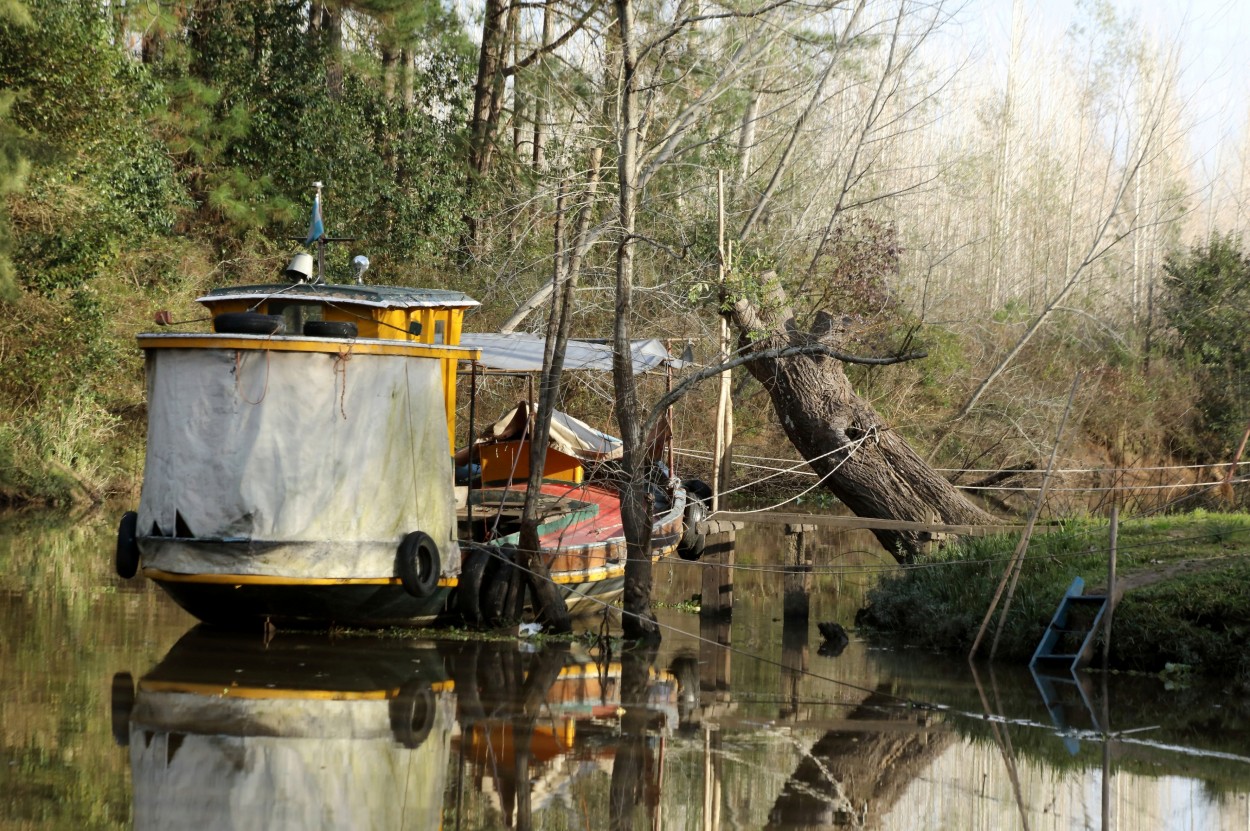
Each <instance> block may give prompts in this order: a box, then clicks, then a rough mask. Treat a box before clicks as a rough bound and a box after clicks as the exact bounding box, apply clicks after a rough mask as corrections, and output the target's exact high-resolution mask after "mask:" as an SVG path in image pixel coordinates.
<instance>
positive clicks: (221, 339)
mask: <svg viewBox="0 0 1250 831" xmlns="http://www.w3.org/2000/svg"><path fill="white" fill-rule="evenodd" d="M137 337H138V341H139V346H140V348H142V349H245V350H252V351H268V352H321V353H324V354H327V355H337V354H339V353H340V352H350V353H351V354H353V355H404V356H407V357H412V358H442V359H453V360H458V361H467V360H476V359H478V358H480V357H481V354H482V353H481V350H480V349H469V348H467V347H463V346H442V345H439V344H427V343H415V342H409V341H395V340H367V339H366V340H360V339H357V340H341V339H337V338H336V339H331V338H317V339H314V338H307V337H303V336H285V335H213V334H180V335H138V336H137Z"/></svg>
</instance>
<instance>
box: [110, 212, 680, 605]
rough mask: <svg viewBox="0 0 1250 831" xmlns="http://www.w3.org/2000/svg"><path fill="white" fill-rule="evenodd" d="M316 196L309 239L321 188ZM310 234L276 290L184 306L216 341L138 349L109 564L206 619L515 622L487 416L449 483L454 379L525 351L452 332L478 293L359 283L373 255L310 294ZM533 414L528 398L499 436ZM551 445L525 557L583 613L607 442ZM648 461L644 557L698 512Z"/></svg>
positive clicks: (499, 441)
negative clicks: (128, 461)
mask: <svg viewBox="0 0 1250 831" xmlns="http://www.w3.org/2000/svg"><path fill="white" fill-rule="evenodd" d="M315 204H316V208H315V213H314V216H315V220H314V221H315V223H316V224H317V225H318V227H319V226H320V222H319V219H320V194H319V193H318V197H317V201H316V203H315ZM311 237H312V233H311V232H310V239H311ZM315 241H316V242H317V244H318V248H317V253H318V257H317V264H316V265H314V262H313V256H312V255H311V254H309V253H305V252H301V253H299V254H297V255H296V256H295V257H294V258H293V260H292V262H291V264H290V265H289V266H288V268H287V269H286V271H285V274H284V276H285V277H286V280H285V281H282V282H274V283H270V284H260V285H242V286H226V287H221V288H216V289H213V290H211V291H209V292H208V293H207V294H206V295H204V296H202V297H200V298H198V302H199V303H201V304H202V305H203V306H205V307H206V308H207V310H208V313H209V315H210V317H211V320H212V330H211V331H208V332H178V331H175V332H168V331H158V332H150V333H145V334H140V335H139V336H138V345H139V347H140V348H141V349H142V350H143V352H144V355H145V366H146V377H147V404H148V424H147V455H146V460H145V465H144V472H143V484H142V489H141V494H140V499H139V505H138V508H137V510H135V511H130V512H127V513H126V514H125V515H124V516H123V517H122V519H121V522H120V524H119V528H118V535H117V548H116V555H115V566H116V570H117V573H118V574H119V575H120V576H121V577H123V578H130V577H133V576H135V575H137V574H141V575H142V576H143V577H145V578H147V579H149V580H152V581H154V582H155V583H156V584H158V585H159V586H160V587H161V588H162V589H163V590H164V591H165V592H167V593H168V594H169V595H170V596H171V597H172V598H173V599H174V600H175V601H176V602H177V603H178V604H180V605H181V606H182V607H183V608H184V609H186V610H187V611H188V612H190V613H191V614H192V615H194V616H195V617H197V618H199V619H200V620H202V621H204V622H207V623H213V624H219V625H229V626H248V625H254V624H257V623H267V624H270V625H274V626H302V627H309V626H317V627H356V626H363V627H374V626H392V625H402V626H423V625H430V624H437V623H450V622H457V621H468V622H470V623H483V622H485V623H492V622H499V621H502V620H505V619H514V618H515V617H516V616H517V613H518V612H519V611H520V610H521V608H522V603H523V601H522V598H523V597H524V593H523V589H522V590H521V591H519V592H518V590H517V586H518V585H519V584H520V585H523V583H524V581H523V580H522V579H521V578H520V575H519V573H518V572H519V568H518V566H517V564H516V559H517V558H516V550H515V546H516V541H517V532H518V530H519V524H520V518H521V506H522V504H523V502H524V497H525V488H526V480H527V476H528V472H529V470H528V468H529V464H528V459H529V454H530V442H529V440H528V435H529V433H528V430H527V429H524V428H522V429H521V430H519V431H517V430H512V431H508V430H506V429H499V428H498V426H497V425H498V423H496V424H495V425H491V428H490V429H489V430H487V431H482V432H481V433H478V435H477V436H476V438H475V441H474V444H473V447H472V449H471V451H470V453H471V455H472V456H473V459H470V460H469V463H470V465H472V466H473V472H472V475H471V476H469V477H468V478H467V480H466V481H465V482H464V484H460V485H457V484H456V470H455V466H454V464H453V457H454V456H455V454H456V451H457V448H456V447H455V444H454V442H455V437H456V417H457V377H458V375H459V374H461V373H471V374H474V377H475V378H476V377H477V376H476V373H478V372H479V371H482V370H483V369H484V368H489V367H490V366H492V363H491V361H492V360H493V361H495V363H494V365H495V366H498V367H499V368H501V369H506V370H510V371H517V370H516V367H517V366H518V365H524V366H527V367H528V368H530V369H533V368H534V365H533V363H532V360H533V346H534V339H533V338H532V337H531V336H524V335H516V336H505V335H494V334H491V335H489V336H485V337H482V338H481V339H480V340H479V341H473V340H472V338H471V337H466V338H464V339H463V341H462V336H463V335H464V333H463V331H462V330H463V324H464V316H465V313H466V311H468V310H470V309H472V308H474V307H476V306H477V305H478V303H477V301H476V300H474V299H473V298H471V297H469V296H468V295H466V294H464V293H462V292H459V291H453V290H447V289H430V288H408V287H400V286H388V285H366V284H364V283H363V282H362V275H363V270H364V268H365V267H367V260H366V261H364V264H363V266H361V267H358V269H357V271H358V273H357V277H356V282H354V283H329V282H326V281H325V277H324V270H323V269H324V266H323V265H322V263H323V261H324V245H325V242H326V238H325V236H324V233H322V234H321V235H320V237H319V238H318V239H316V240H315ZM361 260H363V258H360V257H358V258H357V261H361ZM168 320H169V316H168V315H167V314H164V313H162V314H160V315H158V320H157V322H158V323H161V322H168ZM570 349H571V351H572V352H574V353H575V356H574V360H572V361H571V362H570V363H571V365H572V366H573V368H578V367H580V368H583V369H585V368H587V367H589V366H591V365H592V364H593V358H594V356H595V354H596V351H597V352H598V353H599V354H600V360H601V361H602V360H603V353H605V351H606V353H607V355H608V360H607V362H606V363H605V364H604V365H606V366H610V350H607V348H606V347H604V346H603V345H601V344H594V343H581V344H579V345H574V346H572V347H570ZM637 350H638V351H637V355H636V368H640V369H646V368H648V367H654V366H657V365H659V364H658V363H657V362H660V363H662V362H664V361H666V360H669V358H668V357H667V350H665V349H663V346H662V345H659V346H658V347H657V342H642V343H640V344H639V345H638V347H637ZM661 352H662V353H663V355H662V356H661V355H660V353H661ZM541 353H542V350H541V349H539V350H538V354H539V355H541ZM577 355H581V356H583V357H584V358H585V360H582V361H580V363H579V360H578V359H577V358H576V356H577ZM492 356H494V357H493V358H492ZM527 362H528V363H527ZM471 411H472V410H471ZM533 412H534V410H533V406H532V404H529V403H528V402H525V403H523V404H522V405H520V406H518V407H517V408H516V409H515V410H514V411H513V412H512V413H510V414H508V415H507V416H506V417H505V427H506V426H507V425H508V424H513V425H515V424H517V423H528V420H530V419H532V416H533ZM521 415H524V418H521V417H520V416H521ZM470 427H471V430H470V432H471V433H474V432H477V431H476V425H470ZM552 436H553V438H552V441H551V443H550V446H549V447H548V448H546V451H545V457H544V458H545V461H544V467H543V482H542V485H541V488H542V493H541V495H540V504H541V515H542V521H541V524H540V526H539V533H540V544H541V546H542V550H541V556H542V558H543V561H544V562H545V563H546V565H547V568H548V570H549V572H550V575H551V579H552V580H553V581H554V582H555V583H556V584H557V585H558V586H559V587H560V590H561V593H562V594H563V596H564V598H565V601H566V604H567V605H568V606H569V610H570V612H571V613H573V614H582V613H586V612H593V611H598V610H601V609H602V608H603V607H604V605H605V604H609V603H611V602H613V601H614V600H615V599H616V598H617V597H618V596H619V595H620V593H621V591H622V589H623V585H624V569H625V559H626V557H625V540H624V533H623V528H622V523H621V516H620V499H619V495H618V492H617V489H616V488H615V487H614V486H613V485H612V484H611V481H610V480H609V479H604V478H602V477H600V476H596V473H595V472H596V471H598V470H603V469H605V467H610V464H606V463H610V461H611V459H612V457H613V455H614V454H615V455H619V447H620V444H619V441H618V440H615V439H613V438H612V437H611V436H607V435H606V434H603V433H600V432H599V431H597V430H594V429H593V428H591V427H590V426H589V425H587V424H585V423H583V422H581V421H579V420H577V419H574V418H572V417H571V416H567V415H564V414H560V415H558V416H557V417H556V429H553V430H552ZM613 442H615V444H614V443H613ZM462 450H463V448H462ZM479 466H480V468H479ZM655 470H656V476H655V478H654V484H653V490H654V491H655V493H656V495H657V498H656V499H655V501H654V505H655V512H654V514H653V526H652V553H653V556H655V557H657V558H658V557H662V556H667V555H670V554H672V553H674V552H677V553H680V554H683V555H684V556H687V557H690V556H697V553H698V552H699V551H701V546H700V543H701V539H702V538H701V536H700V535H699V533H698V520H699V519H700V518H701V517H702V513H701V512H700V508H699V505H698V500H696V499H687V495H686V490H687V489H686V487H685V486H684V485H683V483H682V482H681V481H680V480H678V479H676V478H674V477H671V476H668V475H667V470H666V469H665V468H664V467H663V465H657V466H656V468H655Z"/></svg>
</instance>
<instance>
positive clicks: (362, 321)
mask: <svg viewBox="0 0 1250 831" xmlns="http://www.w3.org/2000/svg"><path fill="white" fill-rule="evenodd" d="M197 302H199V303H202V304H203V305H205V306H207V307H208V310H209V311H210V312H211V313H212V315H213V320H214V326H213V328H214V331H220V329H219V328H218V325H217V320H218V318H219V317H220V316H221V315H223V314H229V313H235V314H237V313H247V312H259V313H260V314H265V315H274V316H281V317H282V319H283V323H284V332H285V334H288V335H302V334H306V332H305V327H306V325H307V323H309V322H310V321H324V322H327V323H350V324H353V325H354V326H355V327H356V336H357V337H361V338H379V339H382V340H402V341H409V342H415V343H428V344H441V345H444V346H455V345H457V344H459V343H460V332H461V329H462V327H463V323H464V312H465V309H470V308H473V307H474V306H477V305H478V302H477V301H476V300H474V299H473V298H472V297H469V295H467V294H464V293H463V292H459V291H449V290H446V289H421V288H407V287H402V286H352V285H331V284H326V283H294V284H292V283H275V284H269V285H258V286H231V287H229V288H220V289H214V290H213V291H210V292H209V293H208V294H206V295H205V296H203V297H201V298H199V300H198V301H197Z"/></svg>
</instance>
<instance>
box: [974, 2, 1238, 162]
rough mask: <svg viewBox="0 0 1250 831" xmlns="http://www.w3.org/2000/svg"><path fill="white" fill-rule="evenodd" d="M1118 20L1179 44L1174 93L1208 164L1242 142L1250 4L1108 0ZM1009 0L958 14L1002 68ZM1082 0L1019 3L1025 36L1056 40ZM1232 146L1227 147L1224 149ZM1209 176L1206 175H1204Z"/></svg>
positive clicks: (1194, 145) (1079, 15)
mask: <svg viewBox="0 0 1250 831" xmlns="http://www.w3.org/2000/svg"><path fill="white" fill-rule="evenodd" d="M1112 2H1113V5H1114V6H1115V8H1116V9H1117V10H1118V11H1119V12H1120V13H1121V15H1135V16H1136V17H1137V18H1138V19H1139V20H1140V22H1141V24H1142V26H1143V28H1144V30H1145V31H1146V32H1148V33H1150V34H1151V35H1152V36H1154V37H1156V38H1158V39H1160V40H1163V41H1171V40H1174V39H1179V41H1180V44H1181V67H1182V73H1181V94H1182V96H1183V97H1184V99H1185V101H1186V104H1187V108H1188V111H1189V114H1190V117H1191V119H1192V124H1193V128H1194V129H1193V134H1192V137H1191V149H1192V151H1193V153H1194V157H1195V159H1197V160H1204V161H1205V163H1206V164H1207V165H1213V164H1214V158H1213V157H1214V154H1215V152H1216V150H1217V147H1218V145H1220V144H1221V141H1223V142H1225V143H1226V149H1225V151H1224V152H1230V150H1231V147H1236V146H1237V145H1239V144H1240V143H1241V141H1242V138H1243V136H1244V131H1245V124H1246V117H1247V113H1248V111H1250V80H1248V79H1250V0H1139V1H1138V2H1131V0H1112ZM1012 5H1013V0H970V2H969V4H968V5H967V6H966V7H965V8H964V10H963V12H962V13H960V14H959V15H958V16H959V17H960V18H961V19H962V20H963V21H964V22H965V24H966V29H965V32H966V33H971V32H974V31H976V30H977V29H982V28H983V31H984V32H985V33H986V35H987V42H988V46H989V49H990V50H991V55H992V56H993V57H994V58H995V60H996V62H1000V63H1003V64H1005V62H1006V55H1007V49H1008V47H1009V45H1010V42H1011V14H1012ZM1088 5H1089V4H1088V3H1087V2H1082V0H1024V7H1025V13H1026V20H1027V21H1028V24H1027V25H1028V27H1029V34H1030V35H1034V34H1036V33H1037V29H1039V28H1044V29H1045V30H1046V33H1047V35H1048V36H1049V35H1053V37H1054V38H1055V39H1056V40H1058V39H1059V38H1061V37H1062V36H1063V33H1064V32H1065V31H1066V30H1067V29H1068V27H1069V26H1071V25H1072V24H1073V23H1074V22H1076V21H1078V20H1084V19H1088V18H1089V15H1088V12H1087V11H1086V12H1082V8H1085V9H1088ZM1229 143H1231V144H1229ZM1208 172H1210V171H1208Z"/></svg>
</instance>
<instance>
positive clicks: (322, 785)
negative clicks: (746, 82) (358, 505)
mask: <svg viewBox="0 0 1250 831" xmlns="http://www.w3.org/2000/svg"><path fill="white" fill-rule="evenodd" d="M113 519H114V517H111V516H108V517H101V518H99V519H93V520H80V521H78V522H71V521H68V520H65V519H58V518H25V519H20V520H16V521H9V522H7V523H5V524H4V525H2V526H0V567H2V569H0V575H3V576H0V625H2V627H3V628H2V630H0V736H2V739H0V828H74V829H78V828H115V827H116V828H128V827H136V828H143V829H176V828H195V829H199V830H201V831H202V829H209V828H257V829H261V828H264V829H275V828H289V829H312V828H344V829H369V828H378V829H398V828H415V829H424V828H442V829H493V828H504V827H517V828H526V827H532V828H536V829H566V828H636V829H651V828H657V829H757V828H828V827H865V828H880V829H914V828H951V829H1000V828H1001V829H1013V828H1029V829H1041V828H1045V829H1054V828H1063V829H1066V828H1101V827H1111V828H1120V829H1156V828H1167V829H1171V828H1175V829H1250V801H1248V798H1247V797H1248V796H1250V708H1248V706H1247V703H1246V702H1245V701H1244V700H1238V699H1235V698H1233V697H1231V696H1226V695H1222V694H1221V693H1219V692H1218V691H1216V692H1210V691H1202V690H1194V689H1189V690H1170V689H1167V688H1165V687H1164V685H1162V684H1161V683H1160V682H1159V681H1157V680H1155V679H1149V678H1129V677H1123V676H1112V677H1106V676H1101V675H1093V676H1089V677H1088V678H1084V679H1082V680H1084V681H1085V686H1084V687H1080V686H1078V685H1077V684H1076V683H1074V682H1073V679H1066V681H1067V682H1068V683H1064V682H1063V681H1064V680H1063V679H1061V680H1060V681H1056V682H1052V683H1051V685H1050V686H1051V687H1052V690H1051V693H1050V694H1051V696H1052V699H1051V704H1052V705H1053V707H1052V708H1050V709H1048V707H1047V703H1046V701H1045V700H1044V699H1043V696H1042V693H1041V692H1040V687H1039V683H1038V681H1036V680H1035V679H1034V678H1033V677H1032V676H1031V675H1030V674H1029V673H1028V671H1027V670H1021V669H1018V668H998V669H996V670H995V671H994V672H993V673H992V674H990V673H989V672H988V671H986V670H984V669H983V670H981V672H980V675H979V677H978V676H975V675H974V674H973V673H972V672H971V671H970V669H969V668H968V666H967V665H966V664H965V663H964V662H963V661H961V660H951V659H947V658H944V657H940V656H933V655H923V654H916V653H914V652H909V651H906V650H904V651H895V650H881V649H874V648H871V647H869V646H868V645H867V644H865V643H863V642H861V641H859V640H858V639H856V638H855V637H854V633H852V640H851V643H850V645H849V646H847V647H846V649H845V650H844V651H842V652H841V654H839V655H836V656H835V655H832V654H822V652H821V649H820V646H821V643H822V640H821V637H820V636H819V634H817V633H816V632H815V629H814V621H816V620H840V621H842V622H844V623H847V624H848V625H849V623H850V621H851V619H852V618H853V614H854V609H855V607H856V606H857V605H858V603H859V602H860V599H861V597H862V591H863V588H864V585H865V584H866V583H867V582H868V581H869V580H870V578H871V574H870V569H868V568H866V566H872V567H875V565H876V564H879V563H880V558H879V555H877V554H874V553H873V552H872V550H871V544H870V543H869V542H867V541H865V540H862V539H860V540H846V539H842V540H841V541H832V540H820V541H818V545H819V548H818V553H817V562H818V564H824V563H837V564H844V565H846V566H847V568H848V572H847V573H846V574H844V575H842V576H841V578H838V577H833V576H827V577H824V578H822V585H821V588H820V592H819V597H818V599H817V603H816V608H815V614H814V616H813V625H812V626H811V627H808V626H802V627H798V628H797V629H787V628H786V627H785V626H784V625H783V623H782V621H780V620H779V616H780V603H779V600H778V594H779V581H778V579H777V577H776V575H775V574H772V573H769V572H762V571H748V572H742V573H740V574H739V575H738V579H737V584H736V590H737V606H736V608H735V612H734V616H733V622H732V624H731V625H730V624H718V623H715V622H707V621H701V620H700V618H699V617H698V616H697V615H696V614H693V613H691V612H689V611H683V610H678V609H675V608H663V609H661V610H660V617H661V620H662V622H663V623H664V625H665V626H666V627H667V628H666V632H665V637H664V642H663V644H662V645H661V646H660V647H659V649H658V650H656V651H655V652H654V653H653V654H627V655H621V654H619V653H618V652H614V651H613V644H611V643H608V644H606V645H605V644H604V643H603V642H601V641H595V640H594V639H593V638H591V637H589V636H588V637H586V638H585V639H583V640H580V641H578V642H576V643H574V644H572V645H568V644H564V645H554V646H552V645H548V646H545V647H537V646H534V645H532V644H528V643H519V642H518V641H516V640H512V639H507V640H493V641H485V642H483V641H480V640H474V641H470V640H449V639H446V638H439V637H438V636H437V634H436V633H423V634H422V635H420V636H419V637H395V636H393V635H391V636H367V637H359V636H351V637H344V636H339V637H331V636H329V635H297V634H291V633H282V632H279V633H277V634H276V635H275V636H274V637H272V638H271V639H270V640H268V641H266V640H265V638H264V637H263V635H262V634H260V633H256V634H248V635H225V634H221V633H216V632H213V631H211V630H204V629H202V628H197V627H196V626H195V622H194V621H193V620H192V619H190V618H189V617H188V616H187V615H185V614H184V613H183V612H181V611H180V610H179V609H178V608H177V607H176V606H174V604H173V603H172V602H170V601H169V600H168V599H167V598H165V597H164V596H163V595H162V594H161V593H160V592H159V591H158V590H155V589H154V588H153V587H151V586H150V585H147V584H145V583H144V582H143V581H141V580H135V581H128V582H123V581H120V580H119V579H117V578H116V577H115V576H114V575H113V573H112V565H111V558H112V548H113V527H112V521H113ZM770 534H771V532H769V531H767V530H759V531H752V532H751V533H745V532H744V533H743V534H742V536H741V538H740V551H741V553H742V554H743V555H744V558H745V557H746V556H749V555H752V554H754V555H757V556H759V557H760V559H761V561H763V560H768V559H772V560H775V559H776V557H771V556H770V555H769V552H770V551H771V550H774V549H776V548H777V547H778V546H779V545H780V538H778V537H775V536H770ZM697 568H698V567H697V566H690V565H686V564H679V565H675V566H673V567H672V568H671V569H670V568H667V567H662V568H660V569H659V570H658V571H657V574H656V579H657V585H658V587H659V589H660V591H661V593H662V594H663V597H662V599H664V600H667V601H670V602H676V601H680V600H685V599H687V598H688V597H689V596H690V594H692V593H694V592H696V591H697V590H698V588H697V586H698V573H697ZM918 625H923V624H922V623H920V622H918ZM591 628H592V629H596V626H594V625H592V626H591ZM1104 685H1105V686H1104ZM987 713H990V714H991V715H992V717H987V716H986V714H987ZM1057 723H1058V724H1063V725H1066V728H1065V729H1061V728H1060V727H1057V726H1056V724H1057ZM1104 728H1109V730H1110V731H1111V733H1112V734H1113V737H1112V738H1111V739H1110V740H1107V741H1104V740H1103V738H1102V736H1103V731H1104ZM1104 818H1107V822H1106V824H1105V826H1104Z"/></svg>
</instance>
